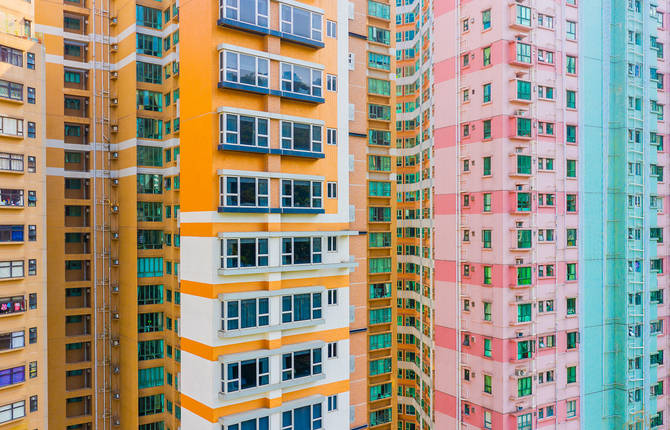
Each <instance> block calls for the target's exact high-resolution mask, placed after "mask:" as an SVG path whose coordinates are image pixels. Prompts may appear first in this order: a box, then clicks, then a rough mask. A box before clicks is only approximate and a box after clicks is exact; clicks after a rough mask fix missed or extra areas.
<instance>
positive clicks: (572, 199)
mask: <svg viewBox="0 0 670 430" xmlns="http://www.w3.org/2000/svg"><path fill="white" fill-rule="evenodd" d="M565 203H566V211H567V212H577V194H566V202H565Z"/></svg>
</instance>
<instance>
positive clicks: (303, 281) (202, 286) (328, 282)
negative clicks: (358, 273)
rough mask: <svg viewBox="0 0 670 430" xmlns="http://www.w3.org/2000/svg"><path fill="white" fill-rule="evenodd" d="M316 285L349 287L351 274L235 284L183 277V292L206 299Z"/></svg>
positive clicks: (330, 287)
mask: <svg viewBox="0 0 670 430" xmlns="http://www.w3.org/2000/svg"><path fill="white" fill-rule="evenodd" d="M315 285H319V286H323V287H326V288H327V289H334V288H343V287H348V286H349V276H348V275H336V276H326V277H318V278H299V279H283V280H280V281H255V282H240V283H235V284H206V283H203V282H195V281H187V280H185V279H182V281H181V293H182V294H189V295H191V296H197V297H202V298H205V299H216V298H217V297H218V296H219V294H224V293H245V292H248V291H276V290H281V289H284V288H299V287H312V286H315Z"/></svg>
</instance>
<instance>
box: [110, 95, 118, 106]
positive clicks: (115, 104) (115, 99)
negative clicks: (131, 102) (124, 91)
mask: <svg viewBox="0 0 670 430" xmlns="http://www.w3.org/2000/svg"><path fill="white" fill-rule="evenodd" d="M109 102H110V103H111V104H112V106H118V104H119V99H118V98H116V97H113V98H111V99H110V100H109Z"/></svg>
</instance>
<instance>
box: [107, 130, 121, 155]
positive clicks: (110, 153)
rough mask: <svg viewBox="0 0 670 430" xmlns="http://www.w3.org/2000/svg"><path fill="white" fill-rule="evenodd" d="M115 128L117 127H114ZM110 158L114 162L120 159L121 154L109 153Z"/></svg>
mask: <svg viewBox="0 0 670 430" xmlns="http://www.w3.org/2000/svg"><path fill="white" fill-rule="evenodd" d="M112 127H115V126H112ZM109 156H110V157H111V158H112V160H116V159H118V158H119V153H118V152H117V151H112V152H110V153H109Z"/></svg>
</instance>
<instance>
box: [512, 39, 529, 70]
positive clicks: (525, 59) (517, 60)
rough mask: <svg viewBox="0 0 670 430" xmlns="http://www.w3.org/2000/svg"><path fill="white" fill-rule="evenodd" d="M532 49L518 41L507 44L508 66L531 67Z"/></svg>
mask: <svg viewBox="0 0 670 430" xmlns="http://www.w3.org/2000/svg"><path fill="white" fill-rule="evenodd" d="M532 51H533V50H532V47H531V45H530V44H528V43H523V42H521V41H520V40H514V41H511V42H509V47H508V55H509V56H508V58H509V59H510V60H509V64H511V65H513V66H519V67H524V68H530V67H532V66H533V56H532Z"/></svg>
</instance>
